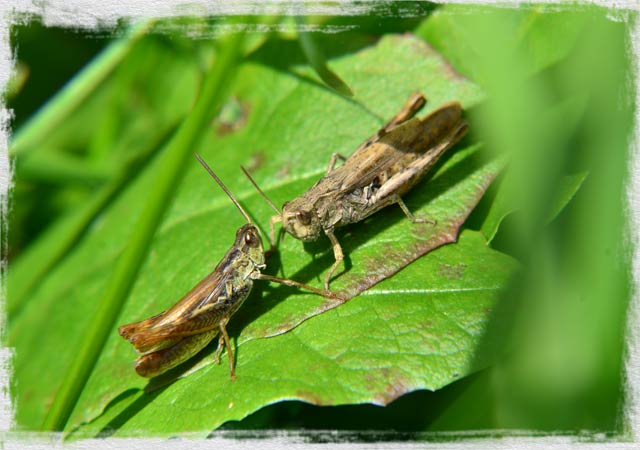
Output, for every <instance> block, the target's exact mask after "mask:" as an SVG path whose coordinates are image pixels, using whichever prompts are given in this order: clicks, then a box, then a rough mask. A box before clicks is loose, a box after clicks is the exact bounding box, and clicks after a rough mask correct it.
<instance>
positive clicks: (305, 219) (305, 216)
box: [296, 211, 311, 225]
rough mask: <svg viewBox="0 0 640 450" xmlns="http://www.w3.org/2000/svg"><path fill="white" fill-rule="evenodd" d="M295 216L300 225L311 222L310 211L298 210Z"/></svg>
mask: <svg viewBox="0 0 640 450" xmlns="http://www.w3.org/2000/svg"><path fill="white" fill-rule="evenodd" d="M296 217H297V218H298V220H299V221H300V223H301V224H302V225H309V224H310V223H311V213H310V212H309V211H298V212H297V213H296Z"/></svg>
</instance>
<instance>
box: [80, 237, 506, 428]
mask: <svg viewBox="0 0 640 450" xmlns="http://www.w3.org/2000/svg"><path fill="white" fill-rule="evenodd" d="M514 268H515V263H514V261H513V260H512V259H510V258H509V257H507V256H505V255H502V254H500V253H498V252H496V251H493V250H491V249H489V248H488V247H487V246H486V242H485V241H484V239H483V238H482V236H481V235H480V234H479V233H478V232H472V231H465V232H463V233H462V235H461V237H460V241H459V242H458V243H457V244H456V245H448V246H444V247H442V248H440V249H438V250H436V251H434V252H432V253H430V254H429V255H428V256H427V257H424V258H421V259H419V260H418V261H416V262H415V263H414V264H411V265H409V266H407V267H406V268H405V269H404V270H402V271H401V272H400V273H399V274H398V275H397V276H395V277H393V278H389V279H387V280H385V281H383V282H382V283H380V284H379V285H377V286H376V287H374V288H372V289H370V290H368V291H366V292H365V293H364V294H363V295H361V296H359V297H357V298H354V299H353V300H351V301H349V302H348V303H346V304H345V305H343V306H341V307H340V308H337V309H334V310H332V311H330V312H327V313H326V314H322V315H320V316H317V317H314V318H313V319H311V320H309V321H307V322H306V323H305V324H304V326H300V327H297V328H295V329H294V330H292V331H291V332H289V333H285V334H282V335H279V336H276V337H273V338H268V339H252V340H249V341H244V342H239V345H238V366H237V372H238V379H237V380H236V381H234V382H232V381H230V380H229V373H228V367H227V365H226V364H221V365H216V364H212V361H211V359H212V356H211V352H212V351H213V346H211V347H210V348H208V349H207V351H206V355H201V357H202V358H203V359H202V360H201V361H200V363H199V365H198V366H197V367H196V369H195V370H193V371H192V373H191V374H190V375H189V376H188V377H185V378H182V379H179V380H178V381H176V382H175V383H173V384H171V385H168V386H167V385H165V386H162V387H160V388H156V389H155V390H152V391H150V392H149V393H144V392H143V390H142V389H143V388H144V386H145V382H144V381H143V380H141V379H137V380H133V381H134V382H133V383H126V385H124V386H123V384H122V379H118V378H117V377H112V378H110V381H109V382H110V383H111V384H113V386H114V387H115V389H114V391H117V392H118V393H119V394H120V395H119V396H118V397H117V398H116V397H113V401H112V402H111V403H110V404H109V405H108V407H107V409H106V412H105V414H103V415H102V416H101V417H99V418H98V419H97V420H95V421H93V422H92V423H90V424H88V425H87V426H84V427H81V428H79V429H77V430H76V435H75V437H79V436H87V437H88V436H92V435H95V434H98V433H100V434H101V435H102V436H105V435H115V436H129V435H136V434H138V433H139V432H141V431H142V432H144V433H145V434H153V435H159V436H168V435H172V434H175V433H179V432H187V431H193V432H200V434H201V435H206V434H208V430H211V429H214V428H216V427H218V426H219V425H221V424H222V423H224V422H226V421H228V420H238V419H241V418H243V417H245V416H247V415H248V414H250V413H251V412H253V411H255V410H257V409H258V408H260V407H262V406H264V405H268V404H271V403H273V402H277V401H281V400H291V399H299V400H302V401H305V402H309V403H313V404H316V405H336V404H343V403H363V402H368V403H374V404H378V405H385V404H387V403H389V402H391V401H393V400H394V399H396V398H397V397H399V396H400V395H402V394H404V393H406V392H409V391H412V390H415V389H430V390H435V389H439V388H441V387H443V386H445V385H447V384H449V383H451V382H452V381H454V380H457V379H459V378H462V377H464V376H465V375H468V374H469V373H472V372H474V371H477V370H479V369H481V368H483V367H486V366H487V365H488V364H489V363H490V362H491V361H492V360H493V359H494V357H495V353H496V352H498V351H499V349H500V347H501V345H502V344H501V342H500V339H499V338H497V339H496V340H495V341H493V342H482V337H483V334H484V332H485V331H486V330H485V327H486V325H487V321H488V318H489V314H488V313H490V312H491V311H492V308H493V307H494V305H495V302H496V300H497V298H498V293H499V292H500V290H501V289H502V286H503V285H504V283H505V282H506V280H507V277H508V276H509V274H510V273H511V271H512V270H513V269H514ZM249 301H250V302H252V303H259V302H261V301H262V300H261V299H259V298H257V296H252V297H251V298H250V299H249ZM287 301H289V299H287ZM265 314H270V311H269V312H267V313H265ZM479 347H480V348H481V350H480V351H478V348H479ZM476 352H478V354H477V355H476ZM123 376H125V378H133V377H126V375H123ZM103 382H107V380H102V381H101V383H103ZM151 386H152V385H151ZM151 386H148V387H147V388H149V387H151Z"/></svg>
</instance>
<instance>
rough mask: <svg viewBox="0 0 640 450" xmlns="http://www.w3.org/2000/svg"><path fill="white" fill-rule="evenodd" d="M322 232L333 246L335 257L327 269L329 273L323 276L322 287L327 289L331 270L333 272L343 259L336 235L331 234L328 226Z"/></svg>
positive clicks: (331, 273)
mask: <svg viewBox="0 0 640 450" xmlns="http://www.w3.org/2000/svg"><path fill="white" fill-rule="evenodd" d="M324 233H325V234H326V235H327V237H328V238H329V240H330V241H331V245H332V247H333V257H334V258H335V262H334V263H333V265H332V266H331V268H330V269H329V273H327V276H326V277H325V278H324V288H325V289H326V290H327V291H328V290H329V280H331V276H332V275H333V272H335V271H336V269H337V268H338V265H340V263H341V262H342V261H343V260H344V253H343V252H342V246H341V245H340V242H338V239H337V238H336V235H335V234H333V229H331V228H330V229H327V230H324Z"/></svg>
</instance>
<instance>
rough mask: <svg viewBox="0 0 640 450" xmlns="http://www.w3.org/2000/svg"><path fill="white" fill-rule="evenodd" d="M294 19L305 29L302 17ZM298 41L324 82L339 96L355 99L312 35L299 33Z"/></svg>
mask: <svg viewBox="0 0 640 450" xmlns="http://www.w3.org/2000/svg"><path fill="white" fill-rule="evenodd" d="M294 19H295V22H296V25H297V26H298V28H303V27H304V25H305V23H304V19H303V18H302V17H300V16H296V17H295V18H294ZM298 40H299V42H300V47H302V52H303V53H304V56H306V58H307V60H308V61H309V65H311V67H312V68H313V70H315V71H316V73H317V74H318V76H319V77H320V78H321V79H322V81H324V82H325V83H326V84H327V86H329V87H330V88H331V89H333V90H334V91H336V92H338V93H339V94H342V95H345V96H347V97H353V91H352V90H351V88H350V87H349V86H348V85H347V83H345V82H344V81H342V79H341V78H340V77H339V76H338V75H337V74H336V73H335V72H334V71H332V70H331V69H330V68H329V66H327V63H326V59H325V57H324V55H323V54H322V51H321V50H320V48H319V47H318V46H317V45H316V43H315V42H314V41H313V38H312V37H311V33H307V32H304V31H298Z"/></svg>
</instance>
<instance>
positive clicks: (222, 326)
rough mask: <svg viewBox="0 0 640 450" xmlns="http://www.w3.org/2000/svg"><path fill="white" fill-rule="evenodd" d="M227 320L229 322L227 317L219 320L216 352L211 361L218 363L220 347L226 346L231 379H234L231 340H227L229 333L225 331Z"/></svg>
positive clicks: (234, 365) (234, 369) (234, 367)
mask: <svg viewBox="0 0 640 450" xmlns="http://www.w3.org/2000/svg"><path fill="white" fill-rule="evenodd" d="M227 322H229V319H228V318H227V319H223V320H222V321H220V325H219V329H220V337H219V338H218V347H217V348H216V352H215V353H214V354H213V361H214V362H215V363H216V364H220V354H221V353H222V348H223V346H224V347H226V349H227V355H229V372H230V376H231V380H232V381H233V380H235V379H236V364H235V358H234V356H233V349H232V348H231V341H230V340H229V333H227V327H226V325H227Z"/></svg>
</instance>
